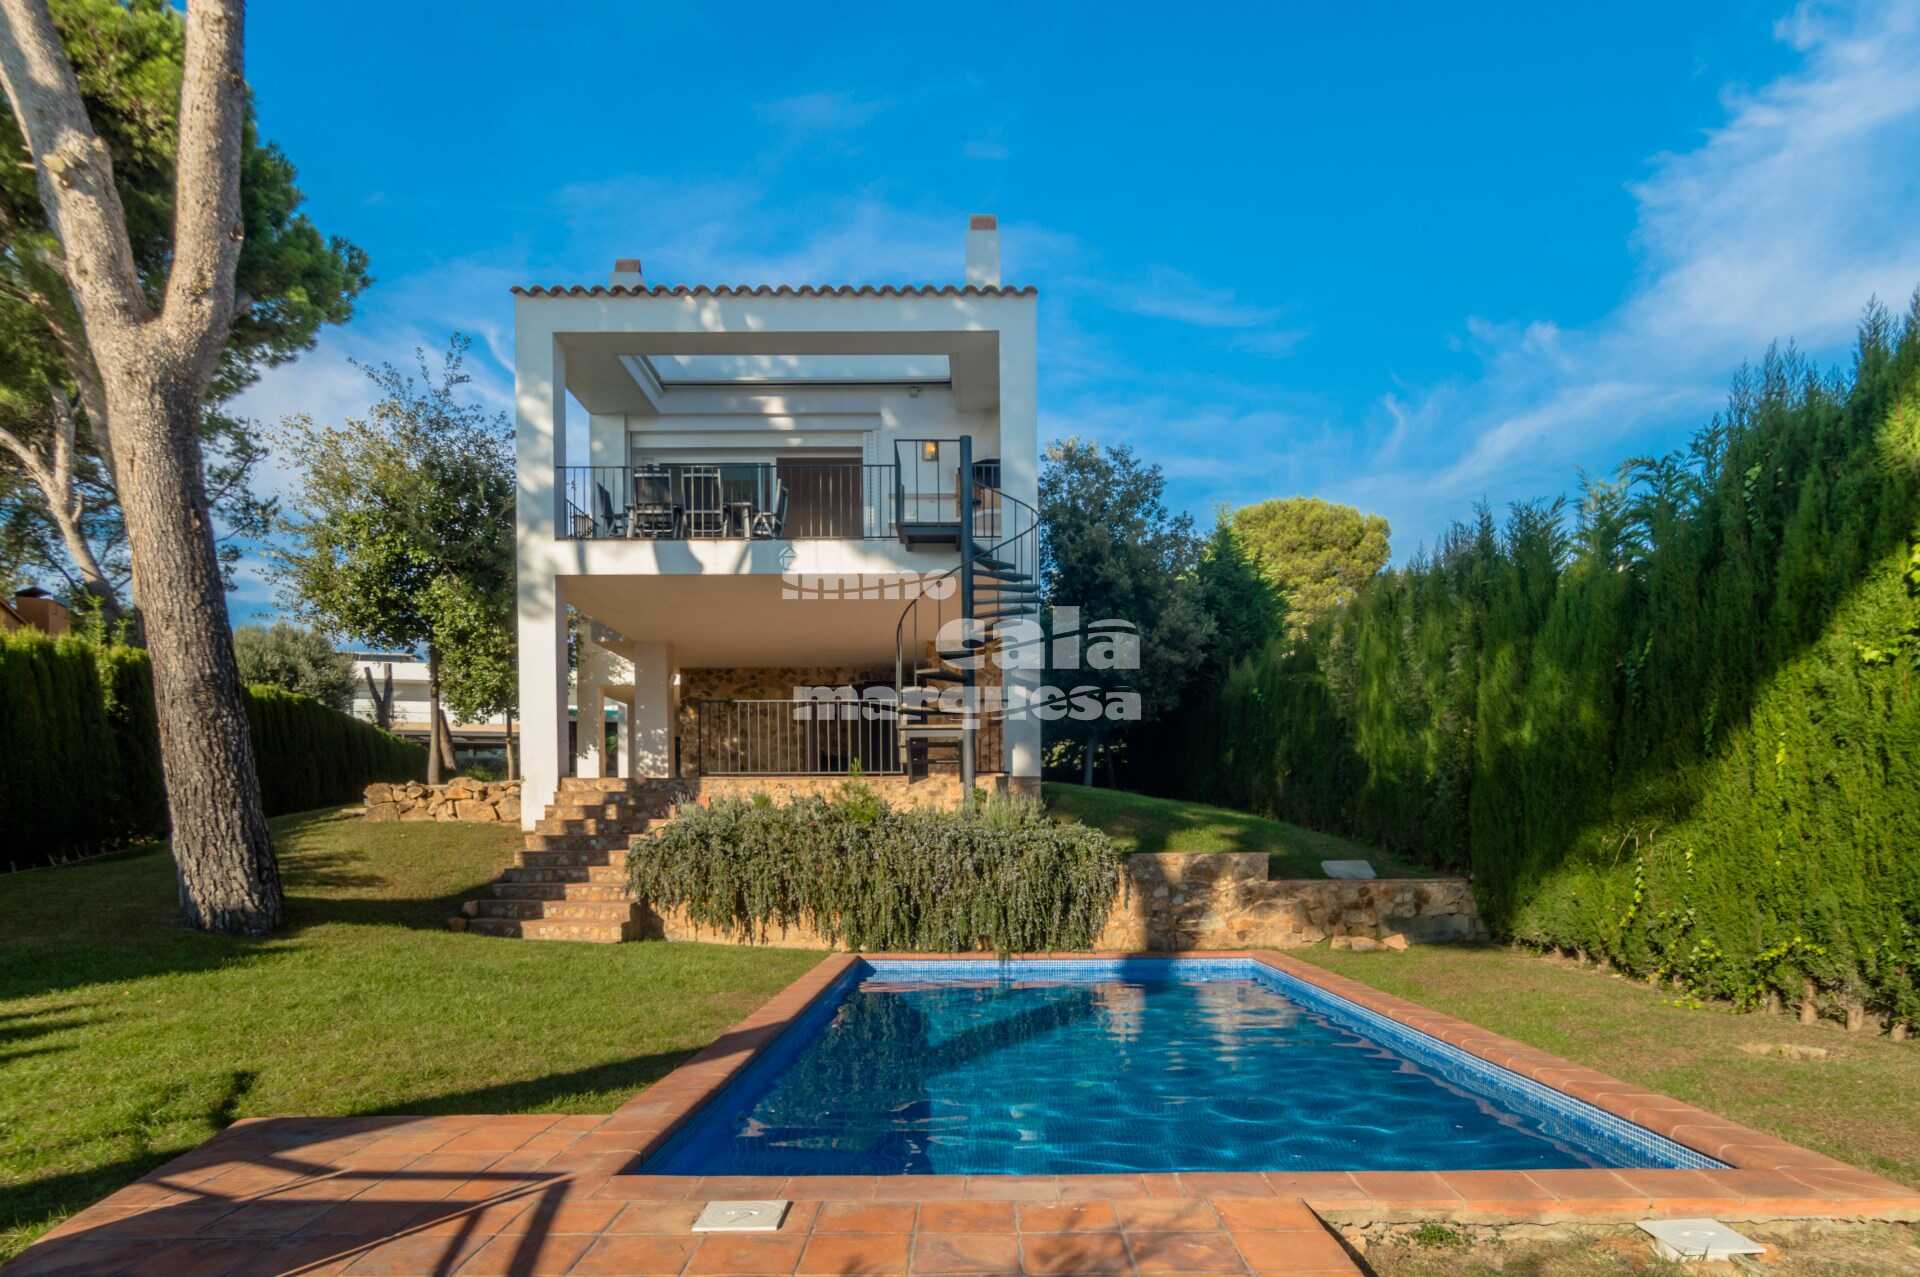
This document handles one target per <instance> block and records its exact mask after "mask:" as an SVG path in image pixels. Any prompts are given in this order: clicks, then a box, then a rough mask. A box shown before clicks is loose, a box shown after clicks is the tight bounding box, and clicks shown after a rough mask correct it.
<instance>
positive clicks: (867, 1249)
mask: <svg viewBox="0 0 1920 1277" xmlns="http://www.w3.org/2000/svg"><path fill="white" fill-rule="evenodd" d="M911 1243H912V1237H911V1235H910V1234H907V1233H844V1234H826V1235H823V1234H821V1233H818V1232H816V1233H814V1235H813V1239H812V1240H811V1241H809V1242H808V1243H807V1248H806V1249H805V1250H804V1251H802V1252H801V1253H800V1264H799V1266H798V1267H797V1268H795V1269H794V1272H796V1273H801V1274H808V1275H809V1277H811V1275H812V1274H823V1273H847V1274H878V1275H880V1277H895V1275H896V1274H897V1275H901V1277H904V1274H905V1273H906V1271H907V1255H908V1253H909V1251H910V1250H911V1248H912V1247H911Z"/></svg>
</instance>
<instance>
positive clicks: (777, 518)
mask: <svg viewBox="0 0 1920 1277" xmlns="http://www.w3.org/2000/svg"><path fill="white" fill-rule="evenodd" d="M786 530H787V481H786V480H785V479H775V480H774V481H773V509H771V510H756V511H754V514H753V535H754V539H755V540H758V541H769V540H773V539H775V538H777V537H779V536H781V535H783V534H784V533H785V532H786Z"/></svg>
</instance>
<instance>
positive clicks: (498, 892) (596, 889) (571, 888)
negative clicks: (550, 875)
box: [487, 882, 633, 904]
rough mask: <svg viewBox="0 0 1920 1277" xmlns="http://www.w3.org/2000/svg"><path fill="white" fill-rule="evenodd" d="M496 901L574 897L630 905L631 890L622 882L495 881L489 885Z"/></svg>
mask: <svg viewBox="0 0 1920 1277" xmlns="http://www.w3.org/2000/svg"><path fill="white" fill-rule="evenodd" d="M487 889H488V890H489V891H491V892H493V895H494V898H495V899H496V900H577V901H599V902H603V903H620V904H632V903H633V892H632V891H631V890H629V889H628V887H627V885H626V884H625V883H623V882H496V883H491V884H489V886H488V888H487Z"/></svg>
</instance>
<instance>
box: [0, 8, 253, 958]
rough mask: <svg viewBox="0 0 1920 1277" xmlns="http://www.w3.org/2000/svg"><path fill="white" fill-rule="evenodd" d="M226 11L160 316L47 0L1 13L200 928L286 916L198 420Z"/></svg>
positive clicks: (213, 27)
mask: <svg viewBox="0 0 1920 1277" xmlns="http://www.w3.org/2000/svg"><path fill="white" fill-rule="evenodd" d="M244 26H245V19H244V12H243V7H242V5H241V3H240V2H239V0H194V2H193V3H192V4H191V5H189V6H188V7H187V15H186V28H187V31H186V52H185V60H184V66H183V68H182V76H181V85H180V123H179V132H178V142H177V145H176V147H175V172H174V184H175V191H174V228H173V229H174V243H173V261H172V265H171V268H170V270H169V272H168V276H167V286H166V290H165V297H164V302H163V304H162V306H161V308H160V310H159V312H158V313H157V314H156V313H155V311H154V307H153V305H152V303H151V302H150V300H149V299H148V296H147V293H146V291H145V289H144V288H143V287H142V286H141V281H140V277H139V274H138V272H137V271H136V270H135V269H134V263H133V249H132V246H131V244H130V243H129V242H128V239H127V229H126V215H125V210H124V209H123V208H122V206H121V203H120V193H119V189H118V188H117V187H116V186H115V184H114V178H113V160H112V157H111V155H110V154H109V152H108V150H107V147H106V145H105V144H104V143H103V142H101V140H100V139H99V137H98V136H97V135H96V134H95V133H94V131H93V125H92V123H91V121H89V120H88V119H87V113H86V108H85V106H84V105H83V104H82V102H81V99H80V93H79V88H78V86H77V85H76V83H75V81H74V75H73V67H72V64H71V63H70V62H69V61H68V60H67V56H66V51H65V49H64V48H62V46H61V44H60V37H59V33H58V32H57V31H56V30H55V28H54V25H53V20H52V18H51V17H50V16H49V15H48V12H47V7H46V3H45V0H0V79H4V81H5V84H6V90H7V97H8V100H9V101H10V102H11V104H12V106H13V111H14V116H15V118H16V119H17V120H18V121H19V124H20V132H21V135H22V137H23V138H24V139H25V140H26V143H27V148H28V150H29V151H30V152H31V153H32V155H33V158H34V170H35V179H36V183H37V186H38V190H39V194H40V202H41V205H42V206H43V207H44V208H45V209H46V212H47V220H48V223H49V224H50V225H51V226H52V228H53V230H54V233H55V235H56V236H57V237H58V239H59V241H60V246H61V269H62V270H63V272H64V273H65V275H66V280H67V286H68V288H69V290H70V291H71V292H72V294H73V298H74V302H75V304H76V306H77V307H78V310H79V314H80V320H81V327H82V329H83V331H84V333H85V336H86V345H87V348H88V350H89V352H90V353H91V354H92V356H93V363H94V366H95V367H96V368H97V369H98V371H99V373H100V383H101V384H100V390H101V393H102V396H103V400H104V403H103V406H104V409H105V411H104V412H103V413H102V414H101V418H100V420H101V421H102V422H105V421H109V420H110V421H112V423H113V429H112V432H111V435H110V439H111V446H110V449H109V451H110V453H111V456H112V462H111V464H112V467H113V475H114V480H115V482H116V485H117V486H118V488H119V492H120V500H121V506H122V508H123V511H124V514H125V518H126V525H127V543H128V547H129V549H130V550H131V551H132V557H133V595H134V598H135V600H136V601H137V603H138V605H139V607H140V610H141V613H142V618H143V621H144V624H145V628H146V633H147V645H148V650H149V651H150V653H151V654H152V658H153V691H154V704H155V709H156V711H157V717H158V719H159V728H160V760H161V766H162V769H163V772H164V774H165V776H166V782H167V806H168V811H169V814H170V816H171V818H172V823H173V857H174V863H175V865H176V867H177V870H178V878H179V887H180V910H181V914H182V917H183V918H184V919H185V920H186V922H187V923H188V924H189V925H191V926H195V927H200V928H203V929H205V930H210V931H224V932H244V933H247V934H251V935H259V934H263V933H265V932H267V931H269V930H271V929H272V928H274V927H276V926H278V925H279V924H280V922H281V920H282V896H281V887H280V873H279V867H278V865H277V863H276V862H275V860H274V856H273V848H272V845H271V843H270V842H269V840H268V836H267V822H266V817H265V816H264V814H263V813H262V810H261V805H260V782H259V777H258V775H257V774H256V773H255V770H254V762H253V746H252V740H251V734H250V732H249V731H248V728H247V718H246V710H245V703H244V701H243V699H242V694H241V688H240V676H239V671H238V669H237V668H236V666H235V663H234V657H233V635H232V631H231V629H230V627H229V625H228V620H227V600H226V590H225V583H224V582H223V581H222V579H221V576H220V570H219V562H218V558H217V555H216V553H215V549H214V537H213V522H212V518H211V516H210V515H209V512H208V504H207V492H206V481H205V470H204V467H203V464H202V458H201V453H200V436H199V424H200V415H201V410H202V403H203V396H204V395H205V393H206V389H207V385H208V382H209V381H210V379H211V378H212V375H213V370H214V365H215V361H216V360H217V359H218V357H219V353H220V351H221V349H222V348H223V347H224V346H225V344H226V341H227V337H228V334H229V331H230V328H231V324H232V318H233V304H234V297H233V278H234V267H235V264H236V263H237V262H238V260H239V255H240V243H241V239H242V236H243V227H242V224H241V220H240V146H241V130H242V123H243V120H244V116H245V106H246V83H245V80H244V78H243V75H242V65H243V63H242V54H243V48H244V35H245V31H244Z"/></svg>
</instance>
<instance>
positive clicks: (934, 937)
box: [628, 783, 1120, 953]
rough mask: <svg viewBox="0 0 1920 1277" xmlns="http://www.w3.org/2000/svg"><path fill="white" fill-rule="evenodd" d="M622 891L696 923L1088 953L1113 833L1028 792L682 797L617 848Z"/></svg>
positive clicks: (894, 946)
mask: <svg viewBox="0 0 1920 1277" xmlns="http://www.w3.org/2000/svg"><path fill="white" fill-rule="evenodd" d="M628 865H629V873H630V874H631V878H632V883H633V888H634V891H635V893H636V894H637V895H639V896H640V897H641V898H642V899H643V900H646V901H648V902H649V903H650V904H652V905H654V906H655V907H656V908H676V907H678V908H684V909H685V910H686V911H687V915H688V916H689V917H690V918H691V919H692V920H693V921H694V922H697V923H699V924H701V925H703V926H710V927H716V928H720V929H722V930H727V931H734V932H740V933H744V934H747V935H752V936H764V935H765V934H766V932H767V929H768V927H769V926H791V925H796V924H797V925H800V926H804V927H807V928H810V929H811V930H813V931H815V932H816V933H818V934H820V935H822V936H826V937H828V938H830V939H834V940H839V941H843V942H845V943H846V944H848V945H850V946H852V947H853V948H856V949H866V950H873V951H879V950H908V951H920V952H929V951H931V952H954V951H958V950H964V949H975V948H983V949H989V950H997V951H999V952H1002V953H1027V952H1039V951H1044V950H1062V949H1089V948H1091V947H1092V946H1093V941H1094V939H1095V937H1097V936H1098V935H1099V934H1100V931H1101V928H1102V927H1104V926H1105V925H1106V920H1107V913H1108V911H1109V910H1110V909H1111V908H1112V905H1113V899H1114V892H1115V890H1116V889H1117V888H1118V886H1119V882H1120V851H1119V848H1118V847H1117V846H1116V845H1115V844H1114V842H1113V840H1112V839H1111V838H1109V837H1107V836H1106V835H1105V834H1103V833H1101V832H1099V831H1098V830H1095V829H1090V828H1088V827H1087V826H1085V825H1081V824H1078V823H1075V822H1071V821H1055V820H1053V819H1051V818H1050V817H1049V816H1048V815H1047V814H1046V812H1045V809H1044V808H1042V807H1041V806H1040V804H1039V803H1037V802H1034V801H1031V800H1017V799H1015V800H1006V799H1000V800H994V801H990V802H982V803H979V804H976V805H975V806H974V807H973V808H971V809H969V810H965V811H958V812H935V811H922V810H906V809H896V808H892V807H889V806H888V805H887V804H885V803H884V802H881V801H880V800H879V799H878V798H877V797H876V796H875V795H874V794H873V791H872V790H871V789H870V788H868V787H866V786H863V785H859V784H856V783H850V784H848V785H847V786H844V787H843V789H842V791H841V793H840V794H839V795H837V796H836V797H835V799H833V800H827V799H822V798H803V799H796V800H795V801H793V802H792V803H790V804H788V805H786V806H783V807H777V806H774V805H773V804H771V803H768V802H764V801H759V802H749V801H746V800H743V799H723V800H720V801H717V802H715V803H713V804H712V805H711V806H709V807H699V806H686V807H683V808H681V809H680V811H679V813H678V814H677V815H676V816H675V818H674V819H673V821H672V822H670V823H669V824H668V825H666V826H665V828H663V829H662V830H661V831H660V833H659V834H658V835H656V836H655V837H653V838H651V839H648V840H646V841H645V842H642V843H639V844H637V845H636V847H635V854H634V855H633V856H632V857H630V858H629V860H628Z"/></svg>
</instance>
